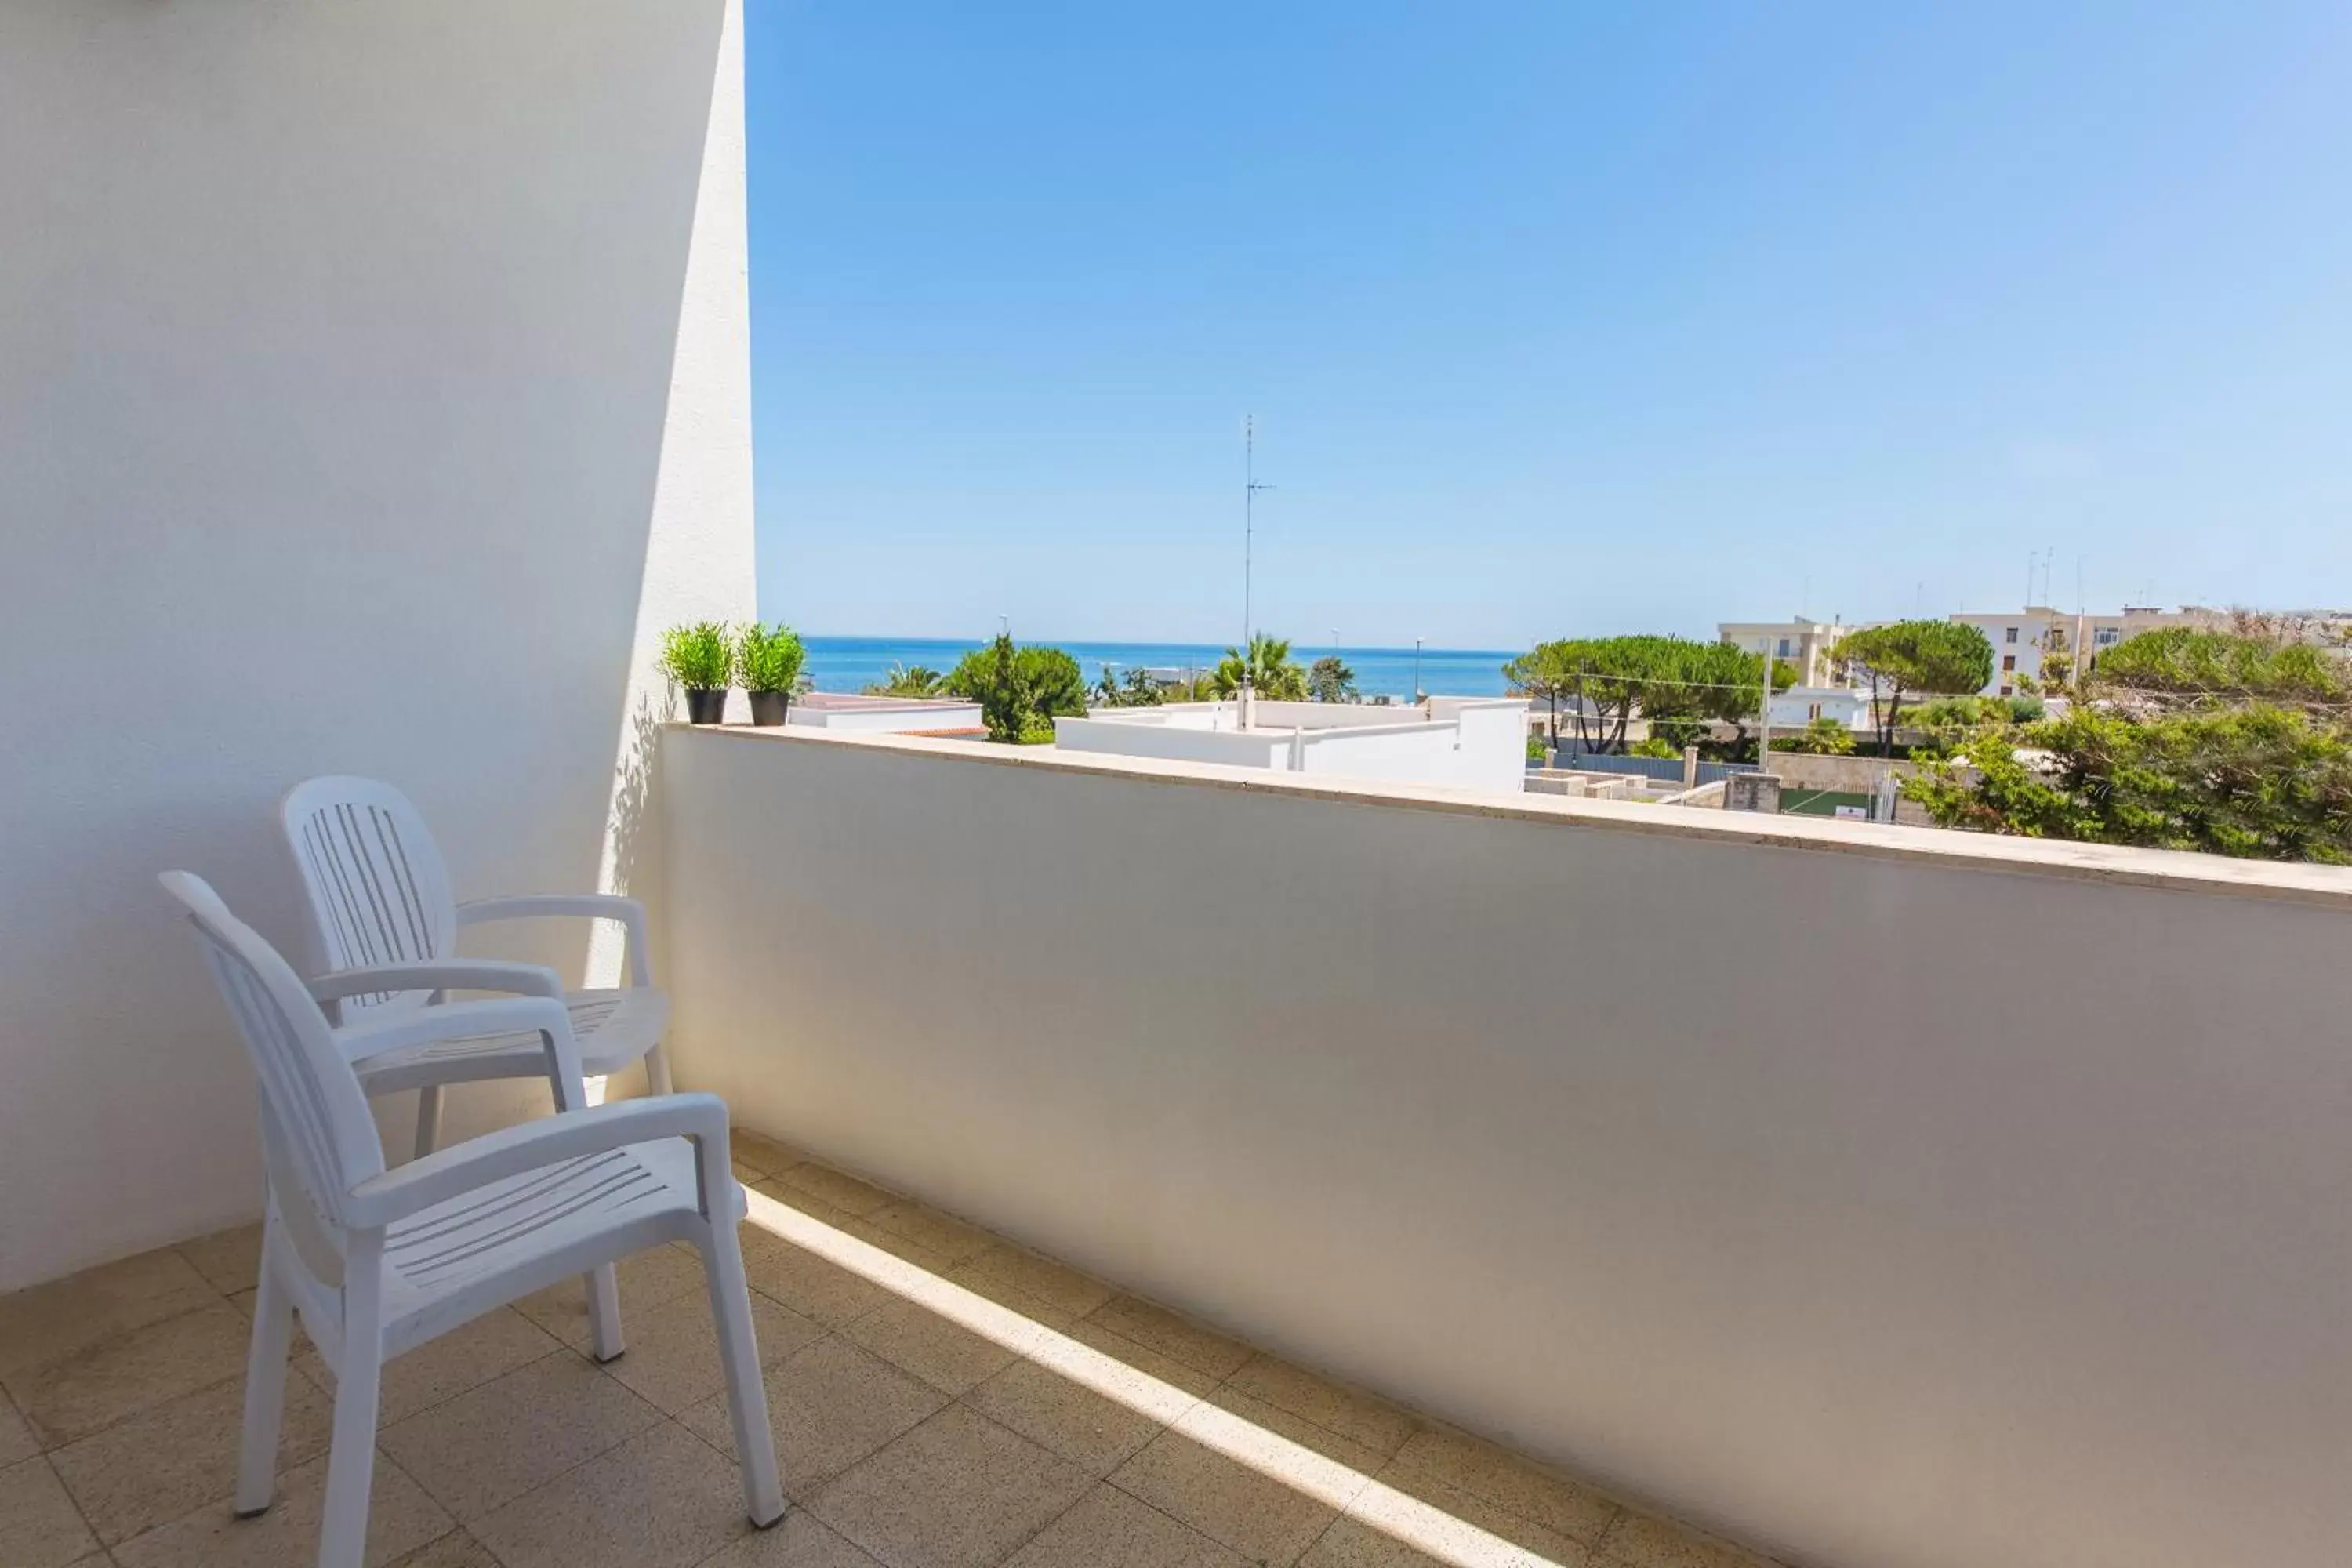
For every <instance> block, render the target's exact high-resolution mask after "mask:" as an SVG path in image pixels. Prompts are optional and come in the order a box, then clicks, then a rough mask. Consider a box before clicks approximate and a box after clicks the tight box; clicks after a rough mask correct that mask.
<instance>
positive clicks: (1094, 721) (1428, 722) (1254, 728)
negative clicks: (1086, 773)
mask: <svg viewBox="0 0 2352 1568" xmlns="http://www.w3.org/2000/svg"><path fill="white" fill-rule="evenodd" d="M1527 736H1528V705H1527V703H1526V702H1525V701H1524V700H1521V699H1518V698H1501V697H1492V698H1490V697H1432V698H1430V699H1429V700H1428V701H1427V702H1426V703H1425V704H1423V705H1421V706H1419V707H1391V706H1386V705H1381V704H1374V703H1368V702H1271V701H1264V700H1253V701H1252V702H1251V703H1250V704H1249V708H1248V711H1247V713H1246V715H1244V709H1243V704H1242V703H1241V702H1239V701H1234V702H1171V703H1169V704H1167V705H1165V706H1163V707H1158V708H1097V709H1094V710H1090V711H1089V712H1088V713H1087V715H1086V717H1084V718H1082V719H1079V718H1069V719H1056V720H1055V721H1054V744H1055V746H1056V747H1057V748H1058V749H1060V750H1062V751H1065V752H1106V753H1109V754H1111V755H1116V756H1124V757H1156V758H1159V759H1161V760H1163V761H1170V762H1188V763H1227V764H1230V765H1233V766H1237V767H1247V768H1268V769H1272V770H1274V771H1275V772H1277V773H1331V774H1335V775H1341V776H1345V777H1349V778H1360V779H1384V780H1388V781H1391V782H1392V783H1399V784H1437V785H1443V786H1447V787H1451V788H1456V789H1475V790H1486V791H1491V792H1493V793H1495V794H1497V795H1517V794H1519V793H1521V791H1522V790H1523V789H1524V787H1525V785H1526V782H1527Z"/></svg>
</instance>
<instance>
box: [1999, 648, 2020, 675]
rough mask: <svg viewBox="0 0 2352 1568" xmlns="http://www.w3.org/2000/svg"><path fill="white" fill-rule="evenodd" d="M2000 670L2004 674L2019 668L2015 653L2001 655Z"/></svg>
mask: <svg viewBox="0 0 2352 1568" xmlns="http://www.w3.org/2000/svg"><path fill="white" fill-rule="evenodd" d="M2000 668H2001V669H2002V670H2003V672H2007V671H2009V670H2012V669H2015V668H2017V656H2016V655H2015V654H2013V653H2005V654H2003V655H2001V656H2000Z"/></svg>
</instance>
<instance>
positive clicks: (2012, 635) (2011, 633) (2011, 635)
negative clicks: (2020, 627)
mask: <svg viewBox="0 0 2352 1568" xmlns="http://www.w3.org/2000/svg"><path fill="white" fill-rule="evenodd" d="M2000 640H2001V641H2003V642H2015V641H2016V640H2017V628H2016V627H2015V626H2011V627H2010V628H2009V630H2008V632H2007V633H2006V634H2005V635H2003V637H2001V639H2000Z"/></svg>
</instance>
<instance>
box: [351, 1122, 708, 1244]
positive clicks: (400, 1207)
mask: <svg viewBox="0 0 2352 1568" xmlns="http://www.w3.org/2000/svg"><path fill="white" fill-rule="evenodd" d="M656 1138H691V1139H693V1140H694V1141H695V1142H696V1143H697V1145H698V1149H697V1151H696V1159H697V1160H698V1171H699V1172H700V1174H701V1188H702V1205H701V1206H702V1212H703V1214H704V1215H709V1214H710V1213H711V1208H712V1202H711V1200H712V1198H713V1196H714V1195H715V1194H718V1193H719V1192H721V1191H723V1190H724V1188H723V1187H722V1186H721V1185H720V1184H721V1183H723V1182H726V1181H730V1180H732V1179H733V1178H732V1176H731V1174H730V1172H729V1169H728V1163H727V1161H728V1153H727V1102H726V1101H725V1100H720V1099H719V1097H718V1096H717V1095H715V1094H665V1095H657V1096H655V1097H653V1098H651V1099H647V1100H619V1101H616V1102H615V1103H614V1104H611V1105H600V1106H597V1107H595V1108H594V1109H593V1110H565V1111H560V1112H558V1113H557V1114H555V1115H553V1116H545V1117H541V1118H540V1119H539V1120H538V1121H524V1122H520V1123H518V1124H517V1125H515V1126H512V1127H505V1128H500V1129H499V1131H496V1132H488V1133H485V1134H483V1135H482V1136H481V1137H479V1138H468V1139H467V1140H466V1141H465V1142H462V1143H452V1144H451V1145H449V1147H447V1148H446V1149H441V1150H436V1152H433V1153H430V1154H427V1155H425V1157H424V1158H423V1159H421V1160H412V1161H410V1162H409V1163H407V1164H405V1165H403V1166H401V1167H399V1168H398V1169H397V1170H393V1171H387V1172H385V1173H383V1175H381V1176H371V1177H369V1178H368V1179H367V1180H366V1181H364V1182H362V1183H361V1184H359V1185H358V1186H356V1187H353V1188H352V1192H351V1200H350V1205H349V1208H348V1209H347V1211H346V1212H347V1213H348V1215H349V1216H350V1220H351V1223H352V1225H354V1226H359V1227H361V1228H362V1229H373V1228H376V1227H378V1226H386V1225H390V1224H391V1223H393V1222H394V1221H395V1220H399V1219H404V1218H406V1217H407V1216H408V1215H413V1214H415V1213H416V1212H417V1211H418V1210H420V1209H426V1208H430V1207H432V1206H433V1205H435V1204H439V1203H446V1202H448V1201H449V1200H450V1199H451V1198H456V1197H462V1196H464V1195H465V1194H467V1193H469V1192H472V1191H473V1190H475V1189H476V1188H478V1187H481V1186H485V1185H487V1184H489V1183H491V1182H496V1181H502V1180H504V1179H505V1178H507V1177H509V1176H517V1175H520V1174H522V1173H524V1172H526V1171H535V1170H538V1169H540V1168H541V1167H542V1166H547V1165H553V1164H558V1163H562V1162H563V1161H565V1160H576V1159H579V1158H580V1157H582V1156H583V1155H586V1154H601V1153H604V1152H605V1151H607V1150H611V1149H617V1148H620V1147H621V1146H622V1145H623V1144H625V1143H643V1142H649V1141H651V1140H653V1139H656Z"/></svg>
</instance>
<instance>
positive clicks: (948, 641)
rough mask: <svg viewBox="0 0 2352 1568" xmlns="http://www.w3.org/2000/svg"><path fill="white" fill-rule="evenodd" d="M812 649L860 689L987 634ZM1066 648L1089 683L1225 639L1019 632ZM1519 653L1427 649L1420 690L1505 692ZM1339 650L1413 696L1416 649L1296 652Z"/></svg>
mask: <svg viewBox="0 0 2352 1568" xmlns="http://www.w3.org/2000/svg"><path fill="white" fill-rule="evenodd" d="M803 640H804V641H805V642H806V644H807V646H808V673H809V676H810V678H811V679H813V680H814V681H815V683H816V689H818V690H820V691H858V690H862V689H865V688H866V687H867V686H869V685H874V684H877V683H879V682H880V681H881V680H882V679H883V678H884V675H885V672H887V670H888V669H889V668H890V666H892V665H893V664H903V665H922V666H924V667H926V668H931V669H936V670H940V671H945V670H947V669H950V668H953V666H954V664H955V662H956V660H957V659H959V658H962V657H963V656H964V654H965V653H967V652H969V651H971V649H973V648H976V647H981V646H982V644H983V643H984V642H985V641H986V639H985V638H982V637H819V636H814V635H811V636H807V637H804V638H803ZM1019 640H1020V641H1022V642H1024V643H1029V642H1035V643H1038V644H1041V645H1044V646H1046V647H1058V648H1063V649H1066V650H1067V651H1068V653H1069V654H1070V656H1071V657H1072V658H1076V660H1077V661H1078V666H1079V668H1081V669H1082V670H1083V671H1084V672H1085V674H1086V678H1087V681H1088V682H1089V683H1091V682H1093V681H1096V680H1097V679H1101V676H1102V672H1103V669H1104V667H1106V666H1108V667H1110V668H1115V669H1129V668H1136V667H1138V666H1140V667H1142V668H1150V669H1199V670H1206V669H1209V668H1213V666H1214V665H1215V664H1216V662H1217V660H1218V659H1219V658H1222V657H1223V654H1224V651H1225V647H1226V645H1225V644H1223V643H1178V642H1101V641H1086V640H1075V639H1074V640H1062V639H1057V638H1053V637H1021V638H1019ZM1517 651H1518V650H1516V649H1511V650H1506V649H1499V648H1438V647H1424V648H1423V649H1422V650H1421V655H1420V672H1421V689H1422V690H1423V691H1425V692H1429V693H1432V694H1435V695H1441V696H1448V697H1499V696H1501V695H1503V693H1504V692H1505V691H1506V690H1507V686H1508V683H1507V682H1506V681H1505V680H1504V679H1503V670H1502V667H1503V664H1504V662H1505V661H1506V660H1507V659H1510V658H1515V657H1517ZM1334 652H1337V653H1338V655H1339V658H1340V659H1341V661H1342V662H1344V663H1345V664H1346V665H1347V666H1348V668H1349V669H1350V670H1351V671H1353V673H1354V675H1355V678H1356V687H1357V689H1358V690H1359V691H1360V692H1361V693H1362V694H1363V695H1364V696H1366V697H1374V696H1381V697H1389V698H1393V699H1399V700H1407V699H1410V698H1411V697H1412V691H1413V671H1414V655H1413V650H1412V648H1411V647H1401V648H1399V647H1346V646H1344V645H1343V646H1341V647H1339V648H1337V649H1334V648H1333V647H1331V645H1330V644H1328V643H1324V644H1320V645H1318V644H1313V643H1303V642H1294V643H1292V644H1291V646H1290V657H1291V658H1294V659H1296V660H1297V661H1298V663H1299V664H1301V665H1302V666H1305V665H1312V664H1313V663H1314V662H1315V661H1316V660H1317V659H1318V658H1325V657H1326V656H1328V655H1329V654H1332V653H1334Z"/></svg>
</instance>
